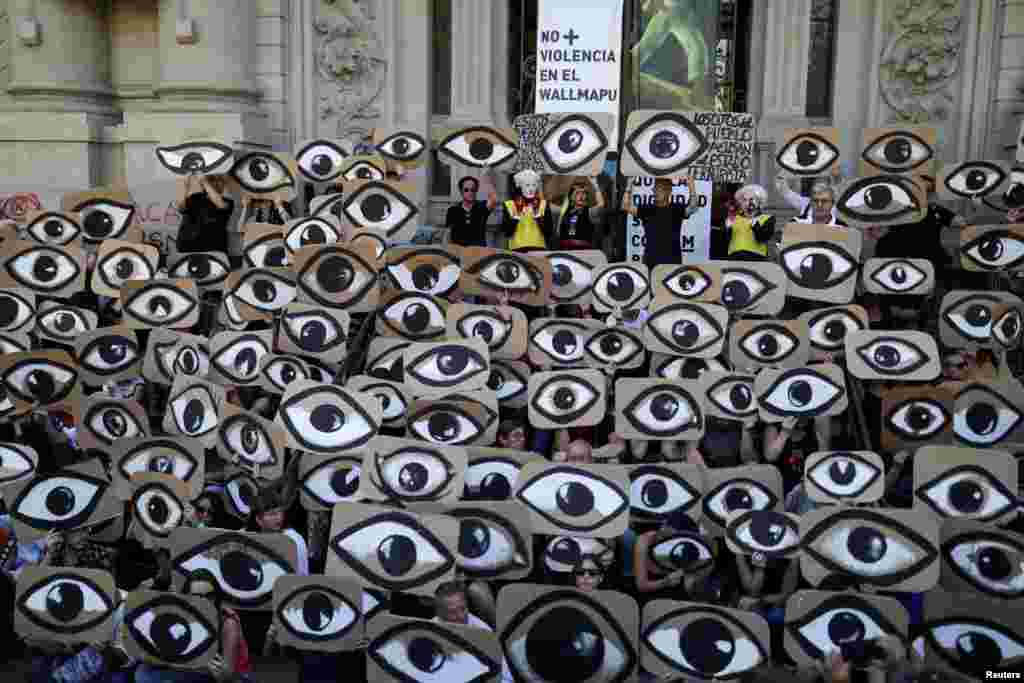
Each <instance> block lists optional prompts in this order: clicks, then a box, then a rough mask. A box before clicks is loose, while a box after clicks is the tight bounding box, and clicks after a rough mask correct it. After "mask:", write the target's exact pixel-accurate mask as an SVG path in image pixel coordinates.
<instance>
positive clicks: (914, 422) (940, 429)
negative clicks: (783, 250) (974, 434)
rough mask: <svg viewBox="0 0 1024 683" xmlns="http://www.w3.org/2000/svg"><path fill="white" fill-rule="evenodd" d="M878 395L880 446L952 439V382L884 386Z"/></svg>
mask: <svg viewBox="0 0 1024 683" xmlns="http://www.w3.org/2000/svg"><path fill="white" fill-rule="evenodd" d="M881 397H882V420H881V421H882V439H881V446H882V449H883V450H889V451H896V450H902V449H911V450H915V449H917V448H919V447H920V446H924V445H925V444H941V443H951V442H952V441H953V412H954V408H955V398H956V391H955V387H954V386H953V385H952V383H946V384H940V385H939V386H937V387H933V386H895V387H891V388H884V389H882V392H881Z"/></svg>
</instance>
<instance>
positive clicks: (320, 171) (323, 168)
mask: <svg viewBox="0 0 1024 683" xmlns="http://www.w3.org/2000/svg"><path fill="white" fill-rule="evenodd" d="M310 166H311V167H312V168H313V173H315V174H317V175H321V176H322V175H327V174H328V173H330V172H331V169H333V168H334V162H333V161H331V157H330V156H328V155H327V154H317V155H316V156H315V157H313V163H311V164H310Z"/></svg>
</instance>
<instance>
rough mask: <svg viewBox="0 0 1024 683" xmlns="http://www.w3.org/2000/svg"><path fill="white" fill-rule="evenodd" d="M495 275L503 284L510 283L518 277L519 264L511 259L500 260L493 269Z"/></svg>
mask: <svg viewBox="0 0 1024 683" xmlns="http://www.w3.org/2000/svg"><path fill="white" fill-rule="evenodd" d="M494 272H495V275H497V276H498V279H499V280H501V281H502V282H504V283H505V284H511V283H513V282H515V281H516V280H518V279H519V264H518V263H513V262H512V261H502V262H501V263H499V264H498V266H497V267H496V268H495V269H494Z"/></svg>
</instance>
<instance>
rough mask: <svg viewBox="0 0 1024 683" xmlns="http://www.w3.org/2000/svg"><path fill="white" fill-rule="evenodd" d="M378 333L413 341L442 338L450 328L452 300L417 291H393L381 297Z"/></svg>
mask: <svg viewBox="0 0 1024 683" xmlns="http://www.w3.org/2000/svg"><path fill="white" fill-rule="evenodd" d="M377 310H378V313H377V327H376V330H377V334H380V335H384V336H389V337H401V338H403V339H407V340H409V341H432V340H438V341H439V340H440V339H441V338H443V337H444V335H445V332H446V330H447V322H446V316H447V311H448V302H447V301H445V300H444V299H441V298H438V297H435V296H429V295H426V294H417V293H414V292H399V291H393V292H389V293H388V294H386V295H383V296H382V297H381V301H380V306H379V307H378V309H377Z"/></svg>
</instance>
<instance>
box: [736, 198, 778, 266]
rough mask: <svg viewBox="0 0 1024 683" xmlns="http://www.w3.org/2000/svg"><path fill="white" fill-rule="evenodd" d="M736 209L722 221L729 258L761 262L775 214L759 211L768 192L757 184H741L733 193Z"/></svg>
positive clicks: (766, 200)
mask: <svg viewBox="0 0 1024 683" xmlns="http://www.w3.org/2000/svg"><path fill="white" fill-rule="evenodd" d="M734 197H735V199H736V205H737V206H738V207H739V212H738V213H737V214H736V216H735V217H734V218H732V220H731V221H729V222H727V223H726V229H727V230H729V231H730V232H731V234H730V236H729V250H728V254H729V258H730V259H731V260H734V261H763V260H765V259H767V258H768V242H770V241H771V239H772V237H773V236H774V235H775V217H774V216H771V215H769V214H766V213H764V212H763V208H764V205H765V204H766V203H767V202H768V191H767V190H765V189H764V188H763V187H761V186H760V185H744V186H743V187H741V188H740V189H738V190H736V194H735V195H734Z"/></svg>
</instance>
